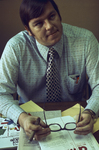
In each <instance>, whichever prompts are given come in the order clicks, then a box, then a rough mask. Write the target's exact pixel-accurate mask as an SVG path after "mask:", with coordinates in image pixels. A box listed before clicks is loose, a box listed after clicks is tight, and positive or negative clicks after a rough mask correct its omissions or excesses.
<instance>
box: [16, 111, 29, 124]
mask: <svg viewBox="0 0 99 150" xmlns="http://www.w3.org/2000/svg"><path fill="white" fill-rule="evenodd" d="M27 116H28V114H27V113H26V112H22V113H21V114H20V116H19V118H18V124H19V125H20V126H21V127H23V121H24V118H25V117H27Z"/></svg>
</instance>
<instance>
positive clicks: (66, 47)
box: [0, 0, 99, 140]
mask: <svg viewBox="0 0 99 150" xmlns="http://www.w3.org/2000/svg"><path fill="white" fill-rule="evenodd" d="M20 17H21V20H22V22H23V24H24V26H25V28H26V30H27V31H22V32H20V33H18V34H17V35H16V36H14V37H13V38H12V39H10V40H9V41H8V43H7V45H6V47H5V50H4V52H3V55H2V57H1V62H0V74H1V75H0V112H1V113H2V114H3V115H5V116H7V117H9V118H11V119H12V120H14V122H15V123H19V124H20V126H22V127H23V128H24V130H25V132H26V134H27V135H28V136H30V134H31V131H32V130H33V131H34V130H36V131H37V132H36V134H35V139H36V140H40V139H42V138H43V137H46V136H47V135H49V134H50V128H48V127H47V128H46V125H45V123H44V122H43V121H40V125H34V123H35V121H36V119H37V117H34V116H33V117H32V116H29V115H27V114H26V113H25V112H24V111H23V110H22V109H21V108H19V106H17V105H16V104H15V103H14V100H13V97H12V94H13V93H15V92H16V91H17V92H18V94H19V96H20V100H19V102H20V103H25V102H27V101H29V100H31V99H32V100H33V101H34V102H44V101H46V70H47V55H48V51H49V49H50V48H51V47H53V48H54V49H55V50H56V51H57V53H58V55H59V56H58V58H57V59H55V63H56V65H57V68H58V72H59V75H60V84H61V92H62V101H78V100H79V101H81V100H82V91H83V88H84V84H85V78H86V74H87V75H88V78H89V84H90V86H91V89H92V95H91V97H90V99H89V100H88V104H87V106H86V108H85V111H84V112H83V113H82V114H81V121H80V122H79V123H77V128H76V130H75V131H74V133H75V134H82V135H86V134H88V133H89V132H91V131H92V128H93V124H94V119H93V117H94V116H95V115H98V108H99V92H98V90H99V62H98V41H97V40H96V38H95V37H94V35H93V34H92V33H91V32H90V31H87V30H85V29H81V28H78V27H74V26H71V25H67V24H62V23H61V16H60V13H59V10H58V8H57V5H56V4H55V3H54V1H53V0H23V2H22V4H21V7H20ZM16 85H17V86H16Z"/></svg>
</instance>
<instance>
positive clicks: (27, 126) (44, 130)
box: [18, 113, 51, 141]
mask: <svg viewBox="0 0 99 150" xmlns="http://www.w3.org/2000/svg"><path fill="white" fill-rule="evenodd" d="M37 118H38V117H34V116H30V115H28V114H26V113H22V114H21V115H20V116H19V119H18V123H19V124H20V126H21V127H22V128H23V129H24V130H25V132H26V135H27V136H28V137H30V135H31V132H32V131H36V133H35V135H34V138H35V139H36V140H37V141H39V140H41V139H42V138H44V137H46V136H47V135H49V134H50V133H51V132H50V128H49V127H46V124H45V123H44V122H43V121H42V120H40V125H35V122H36V120H37Z"/></svg>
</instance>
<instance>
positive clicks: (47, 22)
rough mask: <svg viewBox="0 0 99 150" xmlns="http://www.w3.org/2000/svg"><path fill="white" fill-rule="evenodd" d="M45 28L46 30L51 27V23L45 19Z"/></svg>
mask: <svg viewBox="0 0 99 150" xmlns="http://www.w3.org/2000/svg"><path fill="white" fill-rule="evenodd" d="M45 28H46V30H49V29H51V28H52V23H51V22H50V21H48V20H46V21H45Z"/></svg>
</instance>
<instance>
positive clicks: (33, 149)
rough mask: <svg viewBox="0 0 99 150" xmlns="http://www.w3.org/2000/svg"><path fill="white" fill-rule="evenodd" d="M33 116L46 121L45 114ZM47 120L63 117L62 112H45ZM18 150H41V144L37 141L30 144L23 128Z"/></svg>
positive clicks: (33, 113) (32, 113) (40, 113)
mask: <svg viewBox="0 0 99 150" xmlns="http://www.w3.org/2000/svg"><path fill="white" fill-rule="evenodd" d="M30 114H31V115H33V116H39V117H40V118H41V119H42V120H44V114H43V112H30ZM45 115H46V119H50V118H54V117H61V110H56V111H45ZM18 150H40V146H39V143H38V142H37V141H32V142H31V143H28V137H27V136H26V134H25V132H24V130H23V129H22V128H21V130H20V135H19V145H18Z"/></svg>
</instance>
